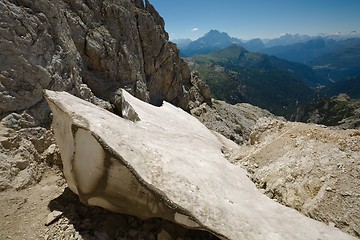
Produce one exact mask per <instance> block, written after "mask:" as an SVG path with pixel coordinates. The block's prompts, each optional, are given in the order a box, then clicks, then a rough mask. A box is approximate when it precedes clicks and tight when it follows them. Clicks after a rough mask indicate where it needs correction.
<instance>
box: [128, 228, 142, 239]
mask: <svg viewBox="0 0 360 240" xmlns="http://www.w3.org/2000/svg"><path fill="white" fill-rule="evenodd" d="M139 233H140V231H139V230H137V229H134V228H131V229H130V230H129V233H128V234H129V237H132V238H134V237H136V236H137V235H139Z"/></svg>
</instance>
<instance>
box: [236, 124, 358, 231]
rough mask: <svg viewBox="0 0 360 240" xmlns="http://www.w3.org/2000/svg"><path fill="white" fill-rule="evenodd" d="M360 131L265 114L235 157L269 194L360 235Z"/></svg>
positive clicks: (344, 229)
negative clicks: (335, 128)
mask: <svg viewBox="0 0 360 240" xmlns="http://www.w3.org/2000/svg"><path fill="white" fill-rule="evenodd" d="M359 146H360V130H359V129H358V130H334V129H329V128H326V127H324V126H319V125H314V124H304V123H294V122H284V121H280V120H275V119H271V118H263V119H261V120H260V121H258V122H257V123H256V125H255V126H254V127H253V130H252V132H251V134H250V140H249V142H248V144H245V145H242V146H241V147H240V148H239V149H238V150H236V151H235V152H234V153H233V154H232V155H231V157H230V161H232V162H233V163H234V164H238V165H240V166H242V167H244V168H245V169H247V171H248V174H249V177H251V178H252V179H253V181H254V182H255V183H256V184H257V186H258V187H259V188H260V189H262V190H263V192H264V193H265V194H266V195H267V196H269V197H270V198H273V199H275V200H276V201H278V202H280V203H282V204H284V205H286V206H289V207H292V208H295V209H297V210H298V211H300V212H302V213H304V214H305V215H307V216H309V217H311V218H314V219H317V220H319V221H324V222H326V223H328V224H330V225H333V226H336V227H338V228H340V229H342V230H343V231H346V232H348V233H350V234H352V235H354V236H357V237H360V228H359V226H360V218H359V216H360V212H359V209H360V198H359V196H360V195H359V194H360V185H359V179H360V148H359Z"/></svg>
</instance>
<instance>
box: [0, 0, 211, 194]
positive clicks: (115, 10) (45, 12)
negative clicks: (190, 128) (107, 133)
mask: <svg viewBox="0 0 360 240" xmlns="http://www.w3.org/2000/svg"><path fill="white" fill-rule="evenodd" d="M120 88H124V89H126V90H127V91H128V92H130V93H131V94H132V95H134V96H136V97H137V98H140V99H142V100H144V101H146V102H149V103H152V104H154V105H161V103H162V101H163V100H165V101H168V102H170V103H172V104H174V105H176V106H179V107H181V108H183V109H185V110H190V108H193V107H197V106H198V105H200V104H201V103H202V102H204V101H207V102H209V99H210V92H209V89H208V87H207V86H206V85H204V84H203V83H202V82H201V80H199V79H198V78H195V77H192V76H191V74H190V71H189V69H188V67H187V65H186V64H185V62H184V61H183V60H182V59H181V58H179V53H178V50H177V48H176V45H175V44H173V43H171V42H169V41H168V35H167V33H166V32H165V31H164V20H163V19H162V18H161V17H160V16H159V14H158V13H157V12H156V10H155V9H154V7H153V6H152V5H151V4H150V3H149V1H142V0H91V1H85V0H56V1H53V0H31V1H30V0H4V1H1V2H0V120H1V122H0V154H1V158H2V161H1V163H0V191H1V190H4V189H7V188H9V187H14V188H16V189H20V188H24V187H26V186H28V185H31V184H33V183H35V182H37V181H38V179H40V176H41V174H40V173H41V170H40V165H41V164H40V163H43V162H46V161H48V162H49V159H51V158H53V157H54V156H55V155H56V152H57V148H56V145H52V143H53V139H52V133H51V131H50V130H49V126H50V122H51V118H50V117H49V116H50V109H49V107H48V105H47V104H46V103H45V100H44V99H43V90H44V89H51V90H56V91H67V92H69V93H71V94H73V95H76V96H78V97H80V98H82V99H85V100H87V101H90V102H92V103H95V104H96V105H99V106H101V107H103V108H106V109H108V110H110V111H113V112H115V113H117V114H119V115H121V110H120V109H121V107H122V106H121V91H120V90H119V89H120ZM34 133H36V134H34ZM38 135H39V136H40V137H38ZM39 139H40V140H39ZM23 143H24V144H23ZM49 147H50V149H48V148H49ZM54 154H55V155H54ZM46 159H48V160H46ZM18 175H20V176H22V177H21V178H20V179H19V180H16V179H17V177H18Z"/></svg>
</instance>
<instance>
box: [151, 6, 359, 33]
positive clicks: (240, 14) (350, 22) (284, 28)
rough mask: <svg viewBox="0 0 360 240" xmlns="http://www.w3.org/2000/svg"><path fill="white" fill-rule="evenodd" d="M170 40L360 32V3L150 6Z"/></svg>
mask: <svg viewBox="0 0 360 240" xmlns="http://www.w3.org/2000/svg"><path fill="white" fill-rule="evenodd" d="M150 3H151V4H153V5H154V7H155V8H156V10H157V11H158V12H159V13H160V15H161V16H162V17H163V18H164V20H165V29H166V31H167V32H168V33H169V35H170V39H186V38H189V39H191V40H196V39H198V38H199V37H202V36H203V35H204V34H205V33H207V32H209V31H210V30H212V29H214V30H219V31H221V32H226V33H228V34H229V35H230V36H232V37H236V38H239V39H243V40H250V39H254V38H262V39H272V38H276V37H280V36H281V35H282V34H286V33H293V34H297V33H298V34H302V35H303V34H304V35H317V34H322V33H325V34H327V33H338V32H341V33H350V32H353V31H357V32H360V27H359V26H360V14H359V13H358V12H359V10H360V1H358V0H303V1H286V2H285V1H280V0H258V1H253V0H227V1H226V2H225V1H220V2H219V1H205V0H197V1H192V0H191V1H190V0H183V1H169V0H150Z"/></svg>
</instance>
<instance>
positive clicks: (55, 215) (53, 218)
mask: <svg viewBox="0 0 360 240" xmlns="http://www.w3.org/2000/svg"><path fill="white" fill-rule="evenodd" d="M62 215H63V212H60V211H57V210H54V211H52V212H51V213H49V214H48V216H47V219H46V222H45V226H49V225H50V224H52V223H54V222H55V221H56V220H58V219H59V218H60V217H61V216H62Z"/></svg>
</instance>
